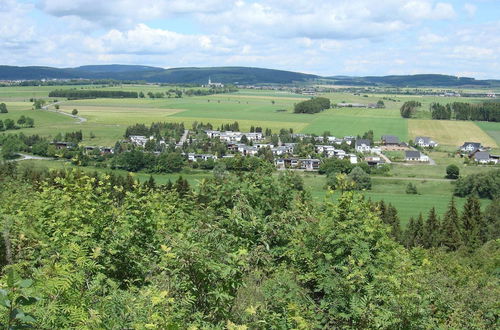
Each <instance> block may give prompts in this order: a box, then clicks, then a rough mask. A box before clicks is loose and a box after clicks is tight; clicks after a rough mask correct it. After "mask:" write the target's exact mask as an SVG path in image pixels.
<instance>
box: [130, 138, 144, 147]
mask: <svg viewBox="0 0 500 330" xmlns="http://www.w3.org/2000/svg"><path fill="white" fill-rule="evenodd" d="M128 138H129V139H130V142H132V143H133V144H135V145H136V146H139V147H144V146H145V145H146V142H148V138H147V137H145V136H143V135H130V136H129V137H128Z"/></svg>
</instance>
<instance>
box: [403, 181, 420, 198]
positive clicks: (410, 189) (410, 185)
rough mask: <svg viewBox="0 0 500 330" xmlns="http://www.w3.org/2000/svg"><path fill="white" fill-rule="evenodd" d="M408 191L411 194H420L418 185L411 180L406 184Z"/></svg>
mask: <svg viewBox="0 0 500 330" xmlns="http://www.w3.org/2000/svg"><path fill="white" fill-rule="evenodd" d="M406 193H407V194H410V195H416V194H418V191H417V186H415V185H414V184H413V183H411V182H408V185H407V186H406Z"/></svg>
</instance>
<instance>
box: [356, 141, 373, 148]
mask: <svg viewBox="0 0 500 330" xmlns="http://www.w3.org/2000/svg"><path fill="white" fill-rule="evenodd" d="M363 144H364V145H367V146H370V145H371V141H370V140H368V139H359V140H356V147H357V146H361V145H363Z"/></svg>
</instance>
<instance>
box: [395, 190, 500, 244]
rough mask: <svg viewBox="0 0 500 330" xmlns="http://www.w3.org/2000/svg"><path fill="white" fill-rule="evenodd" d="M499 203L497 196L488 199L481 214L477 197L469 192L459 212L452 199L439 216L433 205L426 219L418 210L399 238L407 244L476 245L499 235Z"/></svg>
mask: <svg viewBox="0 0 500 330" xmlns="http://www.w3.org/2000/svg"><path fill="white" fill-rule="evenodd" d="M499 205H500V204H499V200H496V201H494V202H492V203H491V204H490V205H489V206H488V208H487V209H486V211H485V212H484V214H483V213H482V212H481V205H480V203H479V200H478V199H477V198H476V197H474V196H470V197H468V198H467V201H466V202H465V204H464V208H463V211H462V214H460V213H459V212H458V210H457V208H456V205H455V200H454V199H452V200H451V202H450V204H449V207H448V210H447V212H446V213H445V215H444V216H443V219H442V220H441V219H440V218H439V217H438V215H437V214H436V210H435V209H434V208H432V209H431V210H430V211H429V214H428V217H427V220H424V219H423V217H422V214H420V215H419V217H418V218H417V219H414V218H410V221H409V223H408V227H407V229H406V231H405V233H404V237H403V240H402V242H403V243H404V244H405V245H406V246H407V247H416V246H422V247H424V248H438V247H443V248H445V249H447V250H457V249H459V248H461V247H464V248H467V249H470V250H474V249H477V248H478V247H480V246H481V245H482V244H484V243H485V242H487V241H489V240H491V239H496V238H498V237H500V235H499V234H500V230H499V228H500V216H499V214H498V212H499V211H500V207H499Z"/></svg>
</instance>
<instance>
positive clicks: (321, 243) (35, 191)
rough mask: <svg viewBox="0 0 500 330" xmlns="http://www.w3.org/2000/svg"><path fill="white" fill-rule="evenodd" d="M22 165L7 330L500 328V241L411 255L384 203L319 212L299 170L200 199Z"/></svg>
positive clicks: (208, 187) (202, 193)
mask: <svg viewBox="0 0 500 330" xmlns="http://www.w3.org/2000/svg"><path fill="white" fill-rule="evenodd" d="M14 167H15V165H14V164H12V163H7V164H5V165H2V166H0V210H1V211H0V212H1V215H2V216H1V217H0V222H1V225H2V228H4V229H3V233H2V235H1V236H0V243H1V244H0V269H1V273H0V276H1V281H0V282H1V283H2V289H3V290H5V291H6V292H8V293H9V294H10V296H8V297H9V298H10V299H11V300H10V301H13V302H14V304H15V307H16V313H17V314H15V313H11V312H10V307H9V306H10V305H9V304H1V305H0V318H1V321H0V322H2V324H7V323H9V322H13V323H15V324H16V325H17V326H19V327H21V326H22V327H27V326H31V327H32V328H37V329H68V328H93V329H111V328H117V329H129V328H138V329H144V328H159V329H169V328H172V329H174V328H190V327H193V328H194V327H196V328H229V329H238V328H241V329H244V328H250V329H254V328H269V329H288V328H304V329H328V328H340V329H364V328H365V329H366V328H382V329H408V328H414V327H418V328H425V329H427V328H436V327H439V326H441V325H443V326H445V327H447V328H450V329H485V328H495V327H496V326H497V324H498V319H499V316H500V315H499V311H498V296H499V295H500V288H499V286H498V266H497V265H498V262H499V255H500V253H499V252H500V244H499V241H498V240H490V241H488V242H486V243H485V244H479V245H478V246H477V247H476V248H475V249H468V248H466V249H461V248H459V249H458V250H457V251H454V249H447V248H441V249H424V248H422V247H420V246H423V244H422V245H421V244H417V246H418V247H416V248H413V249H408V248H405V247H404V246H403V245H401V244H398V243H397V242H396V241H395V240H394V239H393V238H392V236H391V226H390V225H387V224H386V223H384V222H385V221H382V219H381V213H382V212H381V210H380V208H379V207H377V206H376V205H375V204H374V203H372V202H370V201H368V200H366V199H365V198H364V197H363V196H361V195H360V194H358V193H355V192H345V193H343V194H341V195H340V196H338V198H335V199H328V200H326V201H325V202H320V203H318V202H315V201H313V199H312V197H311V196H310V194H309V193H308V192H307V191H305V190H304V186H303V181H302V178H301V177H300V176H299V175H297V174H296V173H289V172H284V173H282V174H280V175H279V176H274V175H270V172H268V169H266V168H263V169H260V170H257V171H255V172H242V173H238V174H237V175H233V174H230V173H228V172H226V171H224V170H223V169H218V170H217V171H215V170H214V175H213V177H209V178H206V179H204V180H202V181H201V182H200V183H199V186H198V187H197V188H195V189H192V188H190V187H189V186H188V185H187V184H186V183H187V182H185V180H177V181H179V183H177V181H176V182H175V183H172V184H171V187H170V188H169V187H168V186H169V184H168V183H167V184H165V185H158V184H156V183H155V182H154V180H151V178H150V180H148V181H147V182H146V183H143V184H138V183H137V182H134V180H133V178H131V177H130V176H127V177H124V178H123V179H117V178H116V177H113V176H110V175H107V174H88V173H85V174H84V173H82V172H78V171H70V172H58V173H53V172H52V173H49V174H47V175H43V176H40V177H37V174H35V173H34V171H35V170H26V171H27V172H26V173H23V174H17V173H18V172H17V171H16V170H15V168H14ZM471 205H472V203H471ZM496 206H497V207H498V203H497V204H496ZM471 208H473V207H471ZM391 213H393V211H391V210H389V211H388V212H386V214H387V216H388V217H390V216H391V215H390V214H391ZM471 214H472V213H471ZM488 214H490V215H491V216H495V217H496V218H495V219H489V220H488V221H490V224H494V221H498V214H500V212H498V211H497V212H491V213H488ZM460 217H461V218H462V217H464V215H463V214H462V215H461V216H460ZM427 226H429V225H427ZM464 228H465V224H464ZM496 228H498V225H497V226H496ZM481 242H482V241H481ZM467 246H468V245H467ZM9 274H10V275H9ZM17 286H20V288H18V287H17ZM26 287H29V290H28V291H27V292H26V294H25V296H28V297H34V298H33V299H31V298H30V299H27V298H19V299H17V296H16V295H17V294H24V293H25V291H24V288H26ZM23 297H24V295H23ZM10 301H9V302H10ZM26 301H28V302H29V304H27V303H25V302H26ZM6 306H7V307H6ZM20 313H22V315H21V316H22V317H19V318H17V319H14V317H16V316H17V315H20ZM26 315H27V316H29V317H27V316H26Z"/></svg>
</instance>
